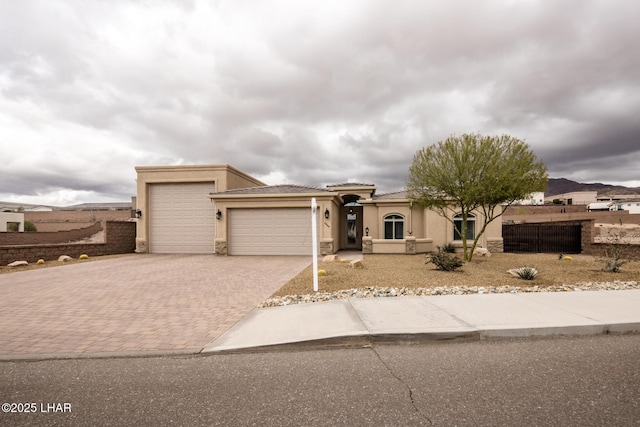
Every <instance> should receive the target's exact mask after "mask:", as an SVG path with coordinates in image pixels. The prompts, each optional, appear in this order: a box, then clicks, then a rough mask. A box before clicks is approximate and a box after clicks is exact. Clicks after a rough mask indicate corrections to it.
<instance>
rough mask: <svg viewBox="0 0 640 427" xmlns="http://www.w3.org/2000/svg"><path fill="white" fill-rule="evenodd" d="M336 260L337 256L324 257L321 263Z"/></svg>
mask: <svg viewBox="0 0 640 427" xmlns="http://www.w3.org/2000/svg"><path fill="white" fill-rule="evenodd" d="M337 260H338V255H325V256H324V258H322V261H323V262H332V261H337Z"/></svg>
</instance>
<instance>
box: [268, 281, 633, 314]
mask: <svg viewBox="0 0 640 427" xmlns="http://www.w3.org/2000/svg"><path fill="white" fill-rule="evenodd" d="M628 289H640V282H637V281H630V282H623V281H618V280H616V281H614V282H590V283H576V284H574V285H561V286H548V287H539V286H443V287H434V288H384V287H377V286H371V287H367V288H362V289H346V290H342V291H337V292H317V293H314V294H306V295H286V296H283V297H273V298H268V299H267V300H265V301H264V302H262V303H261V304H260V305H258V308H264V307H278V306H283V305H291V304H305V303H311V302H320V301H331V300H338V299H346V298H385V297H401V296H437V295H466V294H505V293H511V294H517V293H520V292H524V293H526V292H575V291H618V290H628Z"/></svg>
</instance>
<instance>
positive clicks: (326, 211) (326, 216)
mask: <svg viewBox="0 0 640 427" xmlns="http://www.w3.org/2000/svg"><path fill="white" fill-rule="evenodd" d="M324 219H329V209H328V208H327V209H325V210H324Z"/></svg>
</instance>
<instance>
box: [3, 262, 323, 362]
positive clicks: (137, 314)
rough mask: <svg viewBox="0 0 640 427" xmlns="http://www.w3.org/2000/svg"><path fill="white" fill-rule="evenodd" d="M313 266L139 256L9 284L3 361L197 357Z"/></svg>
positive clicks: (19, 277)
mask: <svg viewBox="0 0 640 427" xmlns="http://www.w3.org/2000/svg"><path fill="white" fill-rule="evenodd" d="M52 262H57V261H52ZM310 262H311V260H310V257H220V256H215V255H148V254H145V255H142V254H132V255H126V256H123V257H119V258H113V259H106V260H100V261H92V262H87V263H78V264H74V265H65V266H60V267H53V268H43V269H37V270H29V271H23V272H17V273H10V274H3V275H0V355H2V356H5V357H6V356H9V357H11V356H12V355H16V356H17V355H39V354H47V355H54V356H55V355H74V354H82V355H93V354H96V355H98V354H101V353H102V354H108V353H136V352H145V351H149V352H162V351H174V350H184V351H189V350H193V351H199V350H200V349H202V348H203V347H204V346H205V345H206V344H207V343H209V342H210V341H212V340H214V339H215V338H217V337H218V336H220V335H221V334H222V333H223V332H224V331H226V330H227V329H228V328H230V327H231V326H232V325H233V324H235V323H236V322H237V321H238V320H240V319H241V318H242V317H243V316H245V315H246V314H247V313H249V312H250V311H251V310H252V309H253V308H254V307H255V306H256V305H257V304H259V303H260V302H261V301H263V300H264V299H266V298H267V297H269V296H270V295H271V294H272V293H273V292H275V291H276V290H277V289H279V288H280V287H281V286H282V285H283V284H284V283H286V282H287V281H288V280H289V279H290V278H291V277H293V276H295V275H296V274H297V273H299V272H300V271H302V270H303V269H304V268H305V267H306V266H308V265H309V264H310Z"/></svg>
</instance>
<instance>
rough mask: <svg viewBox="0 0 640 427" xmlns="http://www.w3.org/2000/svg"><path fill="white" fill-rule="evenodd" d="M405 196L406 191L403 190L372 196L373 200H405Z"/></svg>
mask: <svg viewBox="0 0 640 427" xmlns="http://www.w3.org/2000/svg"><path fill="white" fill-rule="evenodd" d="M406 198H407V192H406V191H404V190H402V191H396V192H393V193H384V194H377V195H375V196H373V200H405V199H406Z"/></svg>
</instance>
